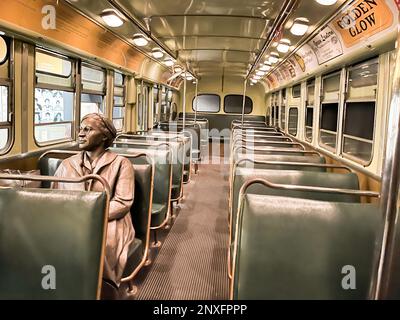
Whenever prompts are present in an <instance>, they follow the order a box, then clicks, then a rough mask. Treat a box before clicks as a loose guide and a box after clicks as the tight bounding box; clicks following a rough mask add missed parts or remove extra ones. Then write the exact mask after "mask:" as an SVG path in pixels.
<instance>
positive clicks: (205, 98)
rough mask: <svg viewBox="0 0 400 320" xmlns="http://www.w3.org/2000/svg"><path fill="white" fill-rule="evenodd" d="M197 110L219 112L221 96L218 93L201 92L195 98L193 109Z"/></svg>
mask: <svg viewBox="0 0 400 320" xmlns="http://www.w3.org/2000/svg"><path fill="white" fill-rule="evenodd" d="M196 107H197V112H219V110H220V97H219V95H216V94H200V95H198V96H197V97H195V98H194V99H193V102H192V110H193V111H195V109H196Z"/></svg>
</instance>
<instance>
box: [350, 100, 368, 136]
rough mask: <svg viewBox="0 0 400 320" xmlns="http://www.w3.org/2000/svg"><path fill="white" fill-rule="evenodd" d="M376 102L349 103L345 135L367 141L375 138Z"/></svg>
mask: <svg viewBox="0 0 400 320" xmlns="http://www.w3.org/2000/svg"><path fill="white" fill-rule="evenodd" d="M374 120H375V102H374V101H371V102H348V103H347V104H346V119H345V124H344V133H345V134H347V135H350V136H355V137H359V138H363V139H367V140H372V139H373V136H374Z"/></svg>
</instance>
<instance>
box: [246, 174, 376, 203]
mask: <svg viewBox="0 0 400 320" xmlns="http://www.w3.org/2000/svg"><path fill="white" fill-rule="evenodd" d="M255 183H260V184H262V185H264V186H266V187H268V188H273V189H281V190H295V191H316V192H322V193H339V194H348V195H355V196H363V197H375V198H379V197H380V193H379V192H374V191H364V190H352V189H340V188H327V187H313V186H303V185H291V184H280V183H273V182H270V181H268V180H267V179H261V178H255V179H252V180H249V181H246V182H245V183H244V184H243V186H242V187H241V188H240V192H239V194H240V196H241V197H242V196H243V195H244V193H245V192H246V191H247V189H248V188H249V187H250V186H251V185H252V184H255Z"/></svg>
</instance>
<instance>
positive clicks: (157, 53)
mask: <svg viewBox="0 0 400 320" xmlns="http://www.w3.org/2000/svg"><path fill="white" fill-rule="evenodd" d="M151 54H152V55H153V57H154V58H156V59H160V58H162V57H163V56H164V53H163V52H162V51H161V49H160V48H154V49H153V50H151Z"/></svg>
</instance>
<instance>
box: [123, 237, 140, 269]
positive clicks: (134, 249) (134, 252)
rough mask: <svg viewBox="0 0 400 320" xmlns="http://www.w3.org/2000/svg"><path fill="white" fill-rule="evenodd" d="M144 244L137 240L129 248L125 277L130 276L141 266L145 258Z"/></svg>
mask: <svg viewBox="0 0 400 320" xmlns="http://www.w3.org/2000/svg"><path fill="white" fill-rule="evenodd" d="M143 253H144V252H143V242H142V240H140V239H138V238H135V240H133V242H132V244H131V245H130V247H129V251H128V259H127V261H126V266H125V269H124V274H123V277H127V276H129V275H130V274H131V273H132V272H133V271H134V270H135V269H136V268H137V266H138V265H139V264H140V261H142V258H143Z"/></svg>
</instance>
